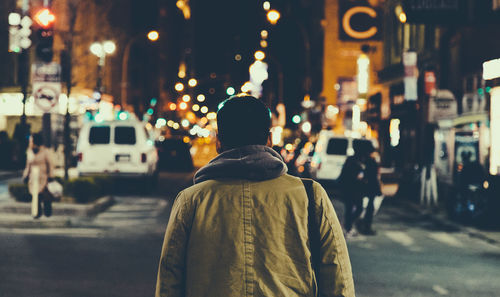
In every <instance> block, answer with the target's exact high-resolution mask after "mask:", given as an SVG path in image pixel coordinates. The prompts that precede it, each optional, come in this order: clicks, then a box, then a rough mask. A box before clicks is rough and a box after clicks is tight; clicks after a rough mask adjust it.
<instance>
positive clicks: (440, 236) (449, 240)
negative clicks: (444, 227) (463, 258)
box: [428, 232, 463, 247]
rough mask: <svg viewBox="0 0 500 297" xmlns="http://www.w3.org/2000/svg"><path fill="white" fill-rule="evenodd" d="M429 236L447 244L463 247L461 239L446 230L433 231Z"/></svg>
mask: <svg viewBox="0 0 500 297" xmlns="http://www.w3.org/2000/svg"><path fill="white" fill-rule="evenodd" d="M428 236H429V238H432V239H434V240H436V241H439V242H441V243H444V244H447V245H449V246H453V247H463V244H462V243H461V242H460V241H458V240H457V239H456V238H455V237H453V236H452V235H450V234H447V233H444V232H433V233H430V234H429V235H428Z"/></svg>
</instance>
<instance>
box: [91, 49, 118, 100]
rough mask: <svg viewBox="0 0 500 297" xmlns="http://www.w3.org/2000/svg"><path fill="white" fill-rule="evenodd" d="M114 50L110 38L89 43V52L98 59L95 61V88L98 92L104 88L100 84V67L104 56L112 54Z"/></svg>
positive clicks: (104, 59)
mask: <svg viewBox="0 0 500 297" xmlns="http://www.w3.org/2000/svg"><path fill="white" fill-rule="evenodd" d="M115 50H116V45H115V43H114V42H113V41H111V40H106V41H102V42H94V43H92V44H91V45H90V52H91V53H92V54H94V55H95V56H96V57H98V58H99V61H98V62H97V82H96V90H97V91H98V92H100V93H102V92H103V91H104V88H103V86H102V77H103V75H102V69H103V68H104V65H105V62H106V56H107V55H111V54H113V53H114V52H115Z"/></svg>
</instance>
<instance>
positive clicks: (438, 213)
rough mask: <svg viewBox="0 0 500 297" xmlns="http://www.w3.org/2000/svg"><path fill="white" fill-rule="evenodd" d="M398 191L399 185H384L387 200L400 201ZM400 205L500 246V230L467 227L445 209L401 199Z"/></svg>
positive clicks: (383, 191) (383, 189) (383, 190)
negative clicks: (427, 206) (432, 207)
mask: <svg viewBox="0 0 500 297" xmlns="http://www.w3.org/2000/svg"><path fill="white" fill-rule="evenodd" d="M397 190H398V184H397V183H386V184H383V185H382V193H383V194H384V196H385V197H387V198H386V199H399V198H396V197H395V194H396V192H397ZM397 202H398V203H400V204H402V205H404V206H405V207H408V208H409V209H411V210H413V211H415V212H417V213H419V214H420V215H423V216H429V217H431V218H432V219H433V220H435V221H436V222H439V223H440V224H442V225H446V226H450V227H452V228H454V229H458V230H461V231H462V232H464V233H466V234H468V235H469V236H471V237H475V238H479V239H482V240H484V241H486V242H488V243H490V244H495V245H500V229H498V230H482V229H479V228H475V227H473V226H467V225H464V224H461V223H458V222H455V221H452V220H451V219H449V218H448V215H447V213H446V211H445V210H444V209H441V208H439V209H428V208H425V207H424V206H421V205H419V204H416V203H414V202H412V201H410V200H405V199H399V200H398V201H397Z"/></svg>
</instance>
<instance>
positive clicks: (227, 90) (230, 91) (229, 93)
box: [226, 87, 236, 96]
mask: <svg viewBox="0 0 500 297" xmlns="http://www.w3.org/2000/svg"><path fill="white" fill-rule="evenodd" d="M234 93H236V90H235V89H234V88H233V87H229V88H227V89H226V94H228V95H229V96H232V95H234Z"/></svg>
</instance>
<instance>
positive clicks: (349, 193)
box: [338, 145, 371, 238]
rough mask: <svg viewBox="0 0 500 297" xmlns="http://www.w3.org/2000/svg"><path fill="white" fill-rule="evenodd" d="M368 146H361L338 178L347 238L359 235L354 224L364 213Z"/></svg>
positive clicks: (347, 161) (345, 164)
mask: <svg viewBox="0 0 500 297" xmlns="http://www.w3.org/2000/svg"><path fill="white" fill-rule="evenodd" d="M370 153H371V151H370V149H369V147H368V146H363V145H361V146H359V147H358V148H357V149H356V150H355V153H354V155H353V156H350V157H348V158H347V159H346V161H345V163H344V165H343V166H342V171H341V172H340V176H339V178H338V185H339V189H340V191H341V195H342V199H343V201H344V206H345V209H344V230H345V234H346V237H348V238H349V237H352V236H355V235H356V234H357V232H356V230H355V229H353V228H352V227H353V224H354V223H355V222H356V220H357V219H358V218H359V216H360V215H361V213H362V212H363V197H364V196H365V193H366V189H367V184H366V179H365V174H366V173H365V171H366V165H365V162H366V160H368V158H369V156H370Z"/></svg>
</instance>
